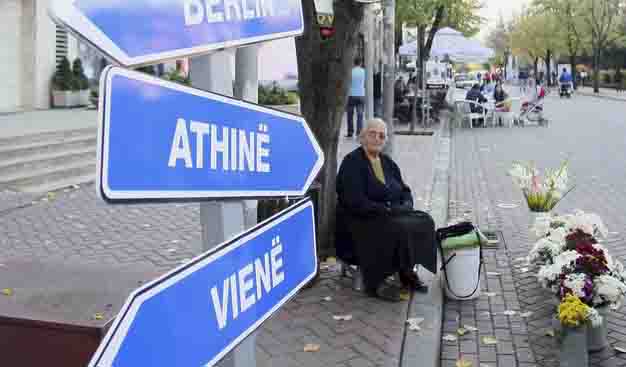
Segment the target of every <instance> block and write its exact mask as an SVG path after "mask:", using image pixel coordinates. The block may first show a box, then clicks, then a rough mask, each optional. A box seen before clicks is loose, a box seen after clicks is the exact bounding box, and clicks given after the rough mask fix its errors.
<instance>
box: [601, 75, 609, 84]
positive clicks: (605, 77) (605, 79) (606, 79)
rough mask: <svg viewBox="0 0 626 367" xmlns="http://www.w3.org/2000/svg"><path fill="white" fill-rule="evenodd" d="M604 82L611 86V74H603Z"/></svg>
mask: <svg viewBox="0 0 626 367" xmlns="http://www.w3.org/2000/svg"><path fill="white" fill-rule="evenodd" d="M602 82H603V83H605V84H611V74H609V73H608V72H607V73H603V74H602Z"/></svg>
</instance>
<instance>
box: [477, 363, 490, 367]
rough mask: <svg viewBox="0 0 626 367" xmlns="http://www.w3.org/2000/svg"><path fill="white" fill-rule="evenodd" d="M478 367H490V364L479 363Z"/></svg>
mask: <svg viewBox="0 0 626 367" xmlns="http://www.w3.org/2000/svg"><path fill="white" fill-rule="evenodd" d="M480 367H491V365H490V364H486V363H481V364H480Z"/></svg>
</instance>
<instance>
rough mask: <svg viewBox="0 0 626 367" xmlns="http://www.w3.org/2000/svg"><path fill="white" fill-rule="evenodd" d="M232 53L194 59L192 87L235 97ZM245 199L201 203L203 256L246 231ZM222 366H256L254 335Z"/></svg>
mask: <svg viewBox="0 0 626 367" xmlns="http://www.w3.org/2000/svg"><path fill="white" fill-rule="evenodd" d="M231 65H232V51H220V52H216V53H213V54H210V55H206V56H198V57H194V58H192V59H191V67H190V69H191V73H190V79H191V84H192V85H193V86H194V87H196V88H200V89H204V90H207V91H210V92H215V93H220V94H223V95H227V96H232V95H233V78H232V69H231ZM245 213H246V208H245V203H244V201H243V200H216V201H209V202H206V203H201V204H200V222H201V224H202V248H200V249H198V253H202V252H205V251H208V250H210V249H211V248H213V247H215V246H217V245H218V244H220V243H222V242H223V241H225V240H227V239H229V238H231V237H234V236H236V235H237V234H239V233H241V232H243V231H244V230H245V229H246V218H245ZM252 225H253V224H252ZM219 365H220V366H222V367H244V366H252V367H254V366H256V359H255V337H254V334H253V335H251V336H250V337H248V338H246V339H245V340H244V341H243V342H241V344H239V345H238V346H237V347H235V349H233V351H232V352H231V353H229V354H228V355H226V357H224V359H223V360H222V361H221V362H220V363H219Z"/></svg>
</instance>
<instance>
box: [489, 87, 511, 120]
mask: <svg viewBox="0 0 626 367" xmlns="http://www.w3.org/2000/svg"><path fill="white" fill-rule="evenodd" d="M493 100H494V102H495V112H496V116H495V119H496V122H500V119H502V120H504V119H505V118H508V117H507V115H508V112H510V111H511V101H510V100H509V95H508V94H507V93H506V92H505V91H504V88H503V87H502V82H500V81H499V82H498V83H497V84H496V88H495V89H494V91H493ZM503 122H504V121H503ZM507 123H508V122H507Z"/></svg>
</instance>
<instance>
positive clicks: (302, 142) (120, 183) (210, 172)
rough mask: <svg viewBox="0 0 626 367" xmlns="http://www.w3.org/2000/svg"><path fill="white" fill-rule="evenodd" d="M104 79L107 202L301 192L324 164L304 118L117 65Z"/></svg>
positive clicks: (101, 159)
mask: <svg viewBox="0 0 626 367" xmlns="http://www.w3.org/2000/svg"><path fill="white" fill-rule="evenodd" d="M101 85H102V86H103V90H102V92H101V93H103V94H101V96H100V97H101V100H102V104H103V107H104V108H100V119H101V121H100V131H99V134H98V135H99V138H100V142H99V154H98V169H99V173H98V185H99V187H98V189H99V190H98V191H99V192H100V193H101V195H102V196H103V198H104V199H105V200H109V201H115V200H129V199H130V200H132V199H136V200H141V199H144V200H159V199H168V200H172V199H202V198H226V197H232V198H235V197H238V198H241V197H249V198H251V197H283V196H300V195H304V194H305V193H306V191H307V190H308V188H309V186H310V184H311V183H312V181H313V179H314V178H315V176H316V175H317V173H318V172H319V170H320V169H321V167H322V165H323V164H324V154H323V152H322V150H321V149H320V147H319V145H318V143H317V141H316V140H315V137H314V136H313V133H312V132H311V130H310V129H309V127H308V125H307V124H306V122H305V121H304V119H303V118H302V117H300V116H297V115H292V114H289V113H285V112H281V111H278V110H274V109H270V108H265V107H262V106H259V105H256V104H253V103H248V102H244V101H240V100H237V99H233V98H228V97H224V96H221V95H217V94H214V93H209V92H204V91H201V90H198V89H194V88H190V87H187V86H183V85H181V84H177V83H173V82H169V81H164V80H161V79H158V78H155V77H152V76H149V75H147V74H144V73H139V72H135V71H129V70H126V69H122V68H118V67H113V68H108V69H106V70H105V72H104V74H103V76H102V81H101Z"/></svg>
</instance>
